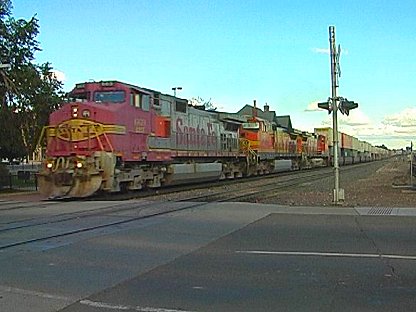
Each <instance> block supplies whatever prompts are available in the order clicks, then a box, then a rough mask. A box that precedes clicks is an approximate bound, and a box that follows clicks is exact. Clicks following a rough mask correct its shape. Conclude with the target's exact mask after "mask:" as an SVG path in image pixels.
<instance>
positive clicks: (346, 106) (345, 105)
mask: <svg viewBox="0 0 416 312" xmlns="http://www.w3.org/2000/svg"><path fill="white" fill-rule="evenodd" d="M338 107H339V111H340V112H341V113H342V114H345V115H347V116H348V115H349V114H350V110H351V109H355V108H357V107H358V104H357V103H355V102H353V101H348V100H347V99H344V98H340V102H339V106H338Z"/></svg>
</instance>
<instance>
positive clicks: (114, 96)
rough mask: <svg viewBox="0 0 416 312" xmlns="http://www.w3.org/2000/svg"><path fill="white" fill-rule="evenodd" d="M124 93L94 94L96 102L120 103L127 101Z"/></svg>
mask: <svg viewBox="0 0 416 312" xmlns="http://www.w3.org/2000/svg"><path fill="white" fill-rule="evenodd" d="M125 97H126V95H125V92H124V91H97V92H95V93H94V102H113V103H120V102H124V101H125Z"/></svg>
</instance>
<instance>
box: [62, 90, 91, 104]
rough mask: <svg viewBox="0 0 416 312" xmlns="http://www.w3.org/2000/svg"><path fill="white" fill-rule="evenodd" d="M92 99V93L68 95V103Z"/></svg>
mask: <svg viewBox="0 0 416 312" xmlns="http://www.w3.org/2000/svg"><path fill="white" fill-rule="evenodd" d="M89 98H90V92H80V93H69V94H68V95H67V99H68V101H73V102H85V101H88V100H89Z"/></svg>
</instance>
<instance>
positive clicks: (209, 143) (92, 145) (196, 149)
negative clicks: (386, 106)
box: [39, 81, 390, 198]
mask: <svg viewBox="0 0 416 312" xmlns="http://www.w3.org/2000/svg"><path fill="white" fill-rule="evenodd" d="M40 142H45V145H46V150H45V155H46V157H45V161H44V163H43V166H42V170H41V172H40V173H39V187H40V191H41V192H42V193H43V194H44V195H46V196H48V197H51V198H56V197H87V196H90V195H92V194H94V193H96V192H120V191H127V190H140V189H143V188H156V187H161V186H163V185H173V184H181V183H190V182H196V181H204V180H216V179H218V180H219V179H232V178H239V177H244V176H251V175H260V174H267V173H272V172H278V171H288V170H295V169H304V168H311V167H316V166H327V165H329V164H330V163H331V159H332V153H333V149H332V129H331V128H316V129H315V131H314V133H307V132H303V131H299V130H296V129H293V128H292V125H291V122H290V117H289V116H276V114H275V112H273V111H270V110H269V107H268V106H267V105H266V106H265V107H264V110H261V109H259V108H257V107H256V105H255V103H254V105H253V106H249V105H246V106H244V107H243V108H242V109H241V110H240V111H239V112H237V113H224V112H217V111H210V110H205V109H204V108H203V107H198V106H192V105H190V104H188V101H187V100H186V99H182V98H178V97H175V96H171V95H167V94H162V93H160V92H158V91H155V90H150V89H147V88H141V87H138V86H134V85H131V84H126V83H122V82H118V81H101V82H86V83H81V84H77V85H76V86H75V88H74V89H73V90H72V91H71V92H70V93H69V94H68V102H67V103H65V104H63V105H62V107H61V108H60V109H58V110H57V111H55V112H53V113H52V114H51V115H50V118H49V125H48V126H46V127H45V128H44V130H43V132H42V136H41V139H40ZM339 142H340V148H341V154H340V155H341V157H340V163H341V164H351V163H356V162H364V161H373V160H378V159H382V158H384V157H387V156H389V153H390V152H389V151H388V150H385V149H381V148H377V147H374V146H372V145H370V144H369V143H367V142H362V141H359V140H358V139H357V138H354V137H352V136H349V135H347V134H344V133H339Z"/></svg>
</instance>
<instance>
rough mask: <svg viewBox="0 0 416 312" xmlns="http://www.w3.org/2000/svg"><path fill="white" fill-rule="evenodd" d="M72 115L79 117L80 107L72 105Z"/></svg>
mask: <svg viewBox="0 0 416 312" xmlns="http://www.w3.org/2000/svg"><path fill="white" fill-rule="evenodd" d="M72 117H74V118H76V117H78V107H77V106H72Z"/></svg>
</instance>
